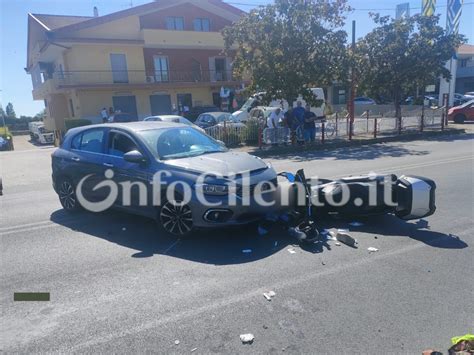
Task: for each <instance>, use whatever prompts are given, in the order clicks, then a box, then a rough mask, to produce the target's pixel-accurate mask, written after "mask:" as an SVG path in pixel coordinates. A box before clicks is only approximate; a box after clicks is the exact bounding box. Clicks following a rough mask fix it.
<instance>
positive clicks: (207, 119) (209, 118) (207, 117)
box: [196, 115, 214, 123]
mask: <svg viewBox="0 0 474 355" xmlns="http://www.w3.org/2000/svg"><path fill="white" fill-rule="evenodd" d="M196 122H200V123H213V122H214V117H212V116H211V115H202V116H199V117H198V119H197V121H196Z"/></svg>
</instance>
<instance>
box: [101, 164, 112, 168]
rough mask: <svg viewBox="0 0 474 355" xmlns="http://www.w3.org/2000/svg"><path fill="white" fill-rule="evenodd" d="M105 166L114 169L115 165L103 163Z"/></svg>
mask: <svg viewBox="0 0 474 355" xmlns="http://www.w3.org/2000/svg"><path fill="white" fill-rule="evenodd" d="M102 164H103V165H104V166H106V167H108V168H113V167H114V164H110V163H102Z"/></svg>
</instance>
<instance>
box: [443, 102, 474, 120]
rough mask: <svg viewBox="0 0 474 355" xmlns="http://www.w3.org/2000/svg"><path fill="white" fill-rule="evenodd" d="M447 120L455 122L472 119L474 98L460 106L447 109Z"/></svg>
mask: <svg viewBox="0 0 474 355" xmlns="http://www.w3.org/2000/svg"><path fill="white" fill-rule="evenodd" d="M448 120H450V121H454V122H456V123H464V122H465V121H473V120H474V100H471V101H468V102H466V103H464V104H462V105H461V106H456V107H451V108H450V109H449V111H448Z"/></svg>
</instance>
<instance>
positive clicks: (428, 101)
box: [402, 95, 438, 107]
mask: <svg viewBox="0 0 474 355" xmlns="http://www.w3.org/2000/svg"><path fill="white" fill-rule="evenodd" d="M402 104H403V105H425V106H426V107H433V106H438V99H437V98H436V97H434V96H431V95H425V96H424V98H423V99H422V97H421V96H419V97H418V98H415V97H414V96H408V97H407V98H406V99H405V101H403V102H402Z"/></svg>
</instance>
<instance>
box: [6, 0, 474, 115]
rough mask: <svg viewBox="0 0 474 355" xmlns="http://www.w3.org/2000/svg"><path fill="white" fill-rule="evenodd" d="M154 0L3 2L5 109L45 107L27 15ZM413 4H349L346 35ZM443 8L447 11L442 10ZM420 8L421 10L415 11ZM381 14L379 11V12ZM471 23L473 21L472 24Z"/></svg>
mask: <svg viewBox="0 0 474 355" xmlns="http://www.w3.org/2000/svg"><path fill="white" fill-rule="evenodd" d="M225 1H226V2H229V3H239V4H251V5H250V6H246V5H235V6H237V7H239V8H241V9H242V10H245V11H248V10H250V9H251V8H252V7H255V5H256V4H262V5H263V4H266V3H269V2H270V0H225ZM148 2H150V0H0V15H1V19H0V39H1V50H0V54H1V55H0V68H1V72H0V90H1V91H0V103H1V105H2V106H3V107H4V108H5V106H6V104H7V103H8V102H12V103H13V106H14V108H15V111H16V113H17V115H18V116H19V115H35V114H36V113H38V112H39V111H41V110H42V109H43V108H44V106H43V102H42V101H33V99H32V96H31V90H32V85H31V79H30V76H29V75H27V74H26V73H25V71H24V69H23V68H24V67H25V63H26V39H27V38H26V33H27V14H28V12H32V13H47V14H58V15H86V16H91V15H92V9H93V7H94V6H97V7H98V9H99V14H100V15H105V14H108V13H111V12H115V11H119V10H123V9H126V8H128V7H130V5H131V4H133V6H137V5H141V4H144V3H148ZM403 2H409V3H410V7H411V8H412V11H411V13H412V14H414V13H418V12H420V10H419V8H420V6H421V0H408V1H406V0H349V4H350V5H351V6H352V7H353V8H354V9H356V10H355V11H353V12H352V13H350V14H348V17H347V25H346V31H347V32H348V33H350V23H351V21H352V20H356V22H357V31H356V33H357V37H361V36H363V35H364V34H365V33H367V32H368V31H370V30H371V29H372V27H373V24H372V21H371V20H370V18H369V11H370V10H372V11H374V12H379V13H380V14H382V15H392V16H395V6H396V5H397V4H400V3H403ZM446 2H447V0H437V3H438V8H437V9H436V12H437V13H440V14H441V25H442V26H445V22H446ZM464 3H465V4H464V6H463V14H462V17H461V25H460V32H461V33H462V34H464V35H466V36H467V37H468V40H469V41H468V43H470V44H474V25H473V22H472V19H473V18H474V0H464ZM442 6H443V7H442ZM415 8H417V9H415ZM375 10H378V11H375ZM469 19H470V20H469Z"/></svg>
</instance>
